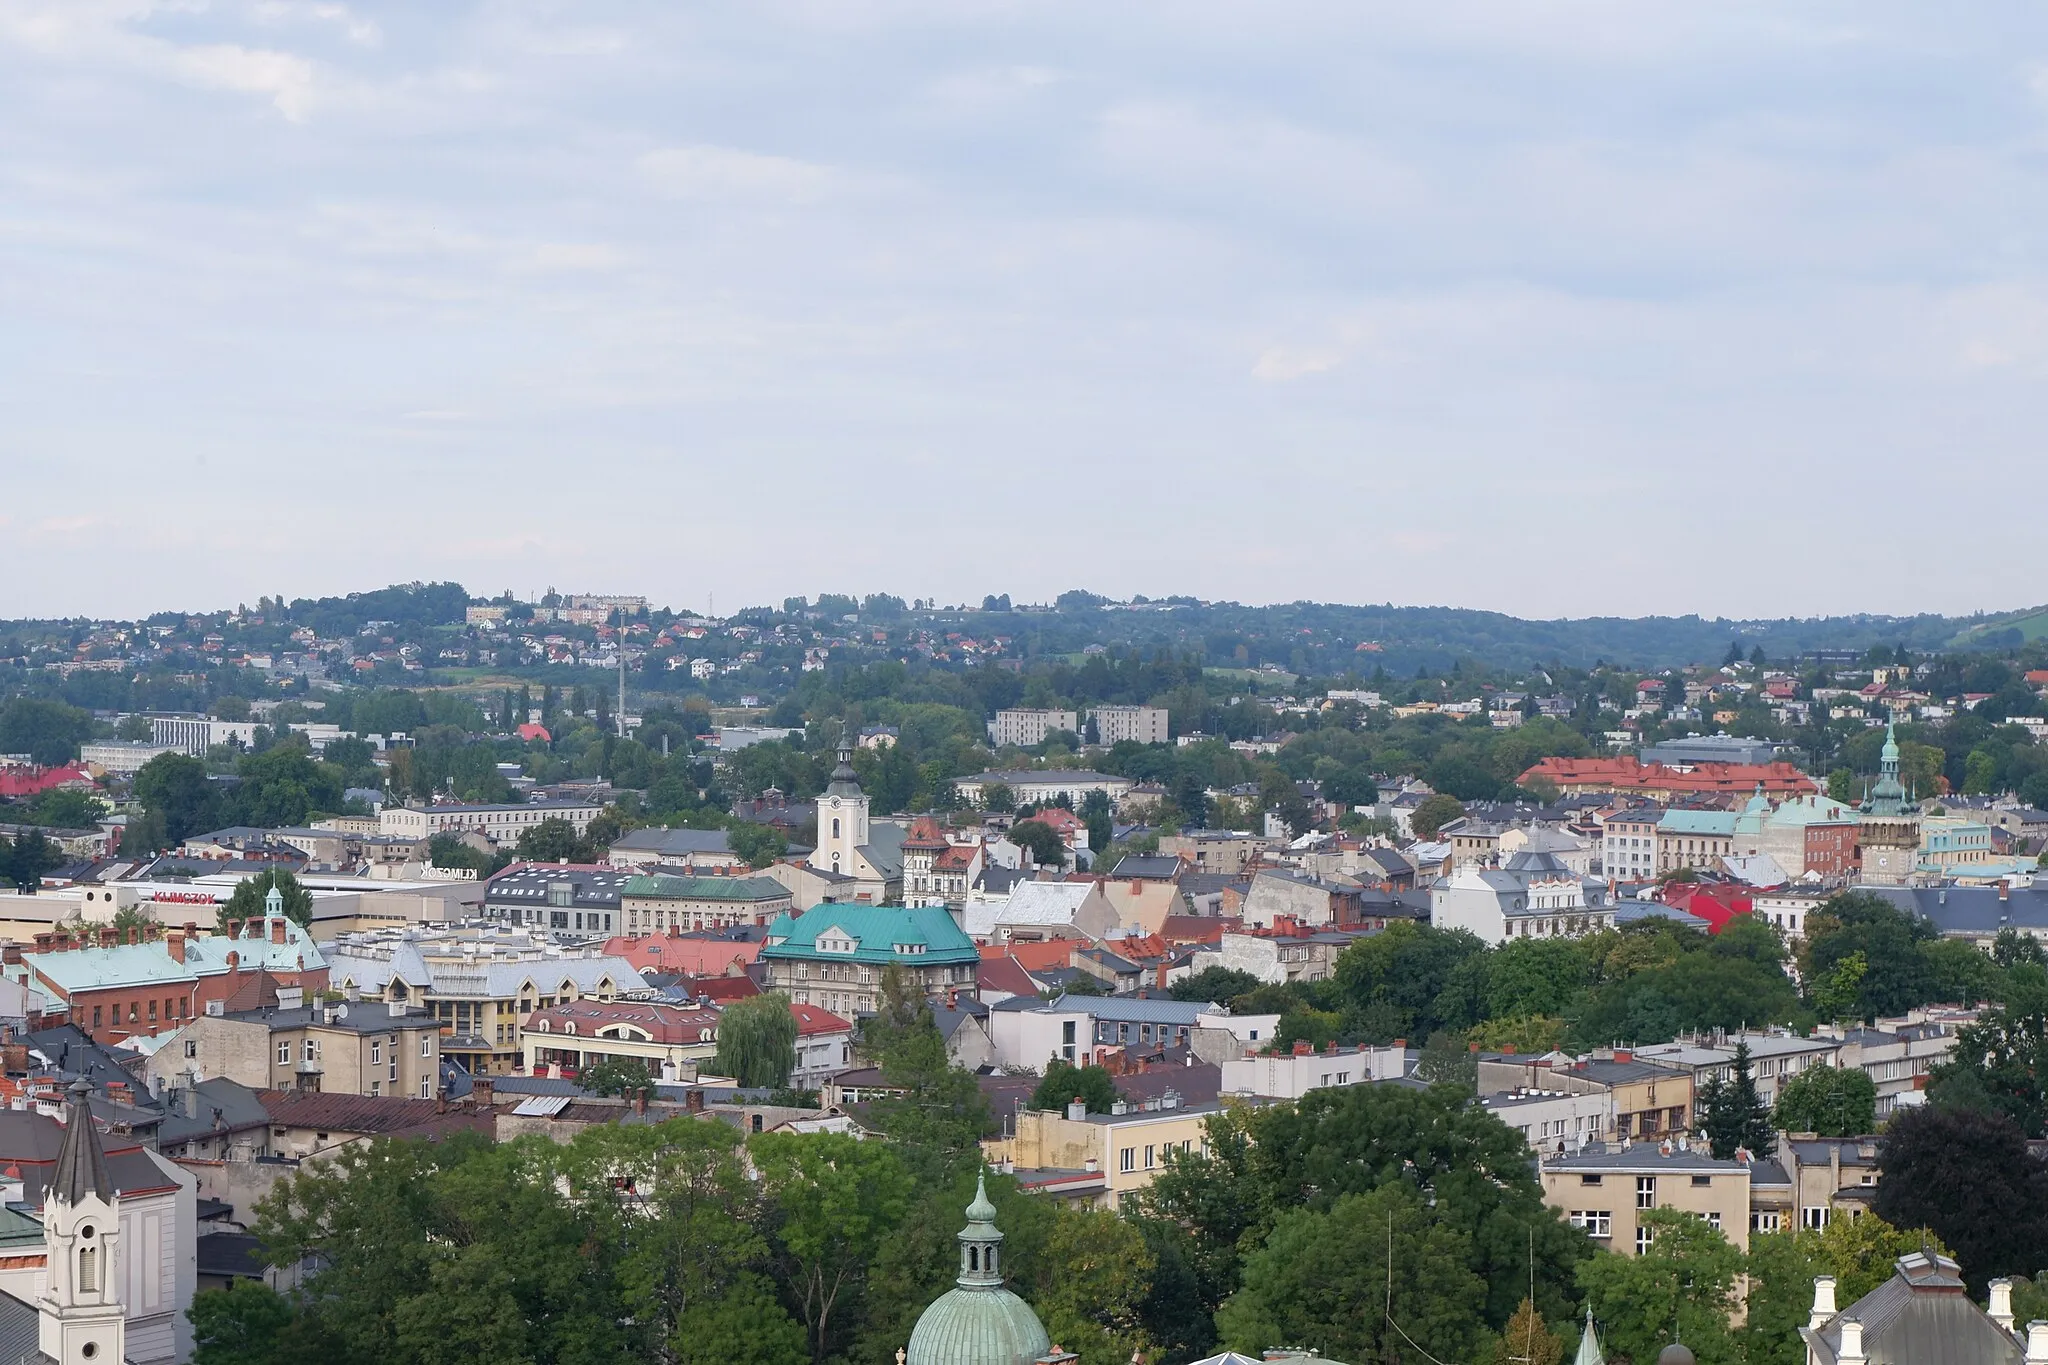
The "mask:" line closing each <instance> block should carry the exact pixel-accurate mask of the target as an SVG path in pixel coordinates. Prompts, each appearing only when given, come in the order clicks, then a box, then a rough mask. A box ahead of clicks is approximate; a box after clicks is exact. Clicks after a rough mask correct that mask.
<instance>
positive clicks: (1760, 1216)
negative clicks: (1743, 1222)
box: [1749, 1209, 1785, 1232]
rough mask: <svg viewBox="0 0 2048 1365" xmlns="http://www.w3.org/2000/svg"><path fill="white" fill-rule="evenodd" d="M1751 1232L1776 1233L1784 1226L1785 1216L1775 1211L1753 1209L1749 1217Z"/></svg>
mask: <svg viewBox="0 0 2048 1365" xmlns="http://www.w3.org/2000/svg"><path fill="white" fill-rule="evenodd" d="M1749 1226H1750V1230H1751V1231H1752V1232H1777V1231H1779V1230H1781V1229H1782V1228H1783V1227H1784V1226H1785V1215H1784V1214H1782V1213H1780V1212H1778V1211H1777V1210H1776V1209H1754V1210H1752V1211H1751V1212H1750V1215H1749Z"/></svg>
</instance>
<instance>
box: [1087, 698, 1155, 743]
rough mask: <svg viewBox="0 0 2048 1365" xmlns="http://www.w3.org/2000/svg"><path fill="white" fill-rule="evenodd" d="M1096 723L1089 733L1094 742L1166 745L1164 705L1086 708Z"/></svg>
mask: <svg viewBox="0 0 2048 1365" xmlns="http://www.w3.org/2000/svg"><path fill="white" fill-rule="evenodd" d="M1088 719H1089V720H1090V721H1091V722H1093V724H1094V726H1095V733H1094V734H1093V735H1092V736H1090V738H1091V739H1093V740H1094V742H1095V743H1097V744H1103V745H1109V744H1121V743H1123V742H1125V741H1126V740H1129V741H1131V742H1132V743H1136V744H1166V743H1170V742H1171V736H1170V735H1169V734H1168V733H1167V731H1168V723H1169V717H1168V716H1167V712H1166V708H1165V707H1163V706H1098V707H1095V708H1094V709H1093V710H1091V711H1089V713H1088Z"/></svg>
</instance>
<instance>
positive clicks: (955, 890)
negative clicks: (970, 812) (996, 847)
mask: <svg viewBox="0 0 2048 1365" xmlns="http://www.w3.org/2000/svg"><path fill="white" fill-rule="evenodd" d="M982 863H983V854H982V846H981V840H980V839H978V838H973V839H970V840H968V841H966V842H961V843H955V842H953V841H952V840H951V839H948V838H947V837H946V832H945V831H944V830H943V829H941V828H939V824H938V822H937V821H936V820H933V819H931V818H930V817H929V816H920V817H918V818H917V819H916V820H914V821H912V822H911V826H910V833H909V834H908V835H907V836H906V837H905V838H904V840H903V903H904V904H905V905H907V906H909V907H911V908H912V909H914V910H915V909H922V908H924V907H927V906H939V907H942V908H944V909H948V910H958V909H960V908H961V907H962V906H964V905H966V904H967V896H968V893H969V891H970V890H971V889H972V888H973V886H974V879H975V878H976V877H977V876H979V875H980V874H981V869H982Z"/></svg>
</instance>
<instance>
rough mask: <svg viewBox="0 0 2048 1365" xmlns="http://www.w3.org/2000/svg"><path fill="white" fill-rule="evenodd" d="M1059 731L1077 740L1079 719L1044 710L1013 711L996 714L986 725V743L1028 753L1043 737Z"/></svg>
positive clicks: (1013, 709)
mask: <svg viewBox="0 0 2048 1365" xmlns="http://www.w3.org/2000/svg"><path fill="white" fill-rule="evenodd" d="M1060 730H1065V731H1066V732H1068V733H1069V734H1072V735H1076V736H1078V735H1079V734H1080V733H1081V718H1080V716H1078V715H1077V714H1075V713H1074V712H1072V711H1060V710H1054V709H1051V708H1045V707H1014V708H1012V709H1010V710H1007V711H998V712H996V718H995V719H994V720H992V721H990V722H989V723H988V738H989V743H991V744H993V745H995V746H996V747H997V748H999V749H1000V748H1001V747H1003V746H1004V745H1006V744H1014V745H1016V746H1017V747H1018V748H1020V749H1030V748H1034V747H1036V746H1037V745H1040V744H1043V743H1045V737H1046V736H1047V735H1050V734H1053V733H1054V732H1056V731H1060Z"/></svg>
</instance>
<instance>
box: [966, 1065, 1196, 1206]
mask: <svg viewBox="0 0 2048 1365" xmlns="http://www.w3.org/2000/svg"><path fill="white" fill-rule="evenodd" d="M1147 1104H1156V1106H1157V1107H1145V1106H1131V1107H1128V1108H1126V1107H1124V1106H1123V1105H1122V1103H1121V1102H1119V1104H1118V1109H1119V1111H1120V1112H1117V1113H1110V1114H1089V1113H1084V1112H1081V1110H1080V1106H1078V1105H1069V1106H1068V1107H1067V1109H1066V1110H1064V1111H1058V1110H1049V1109H1026V1110H1022V1111H1020V1112H1019V1113H1018V1115H1017V1131H1016V1133H1015V1134H1014V1135H1013V1136H1010V1137H1004V1138H995V1139H991V1140H990V1141H988V1142H984V1143H983V1144H982V1152H983V1154H984V1155H985V1156H986V1157H987V1158H988V1159H989V1161H991V1162H993V1163H997V1164H999V1165H1000V1166H1001V1167H1002V1168H1003V1169H1005V1170H1008V1171H1011V1172H1012V1173H1014V1174H1015V1175H1016V1176H1017V1178H1018V1180H1019V1182H1020V1183H1022V1184H1023V1185H1024V1186H1025V1187H1026V1188H1027V1189H1028V1188H1034V1187H1035V1188H1042V1189H1045V1190H1046V1191H1047V1192H1049V1193H1056V1194H1057V1195H1059V1197H1062V1198H1068V1199H1072V1200H1073V1201H1074V1202H1077V1203H1086V1204H1091V1205H1094V1206H1095V1207H1098V1208H1107V1209H1114V1208H1118V1207H1120V1206H1121V1205H1122V1202H1123V1199H1124V1197H1125V1196H1126V1195H1129V1194H1131V1193H1132V1192H1133V1191H1136V1190H1142V1189H1144V1188H1145V1187H1146V1186H1147V1185H1150V1184H1151V1183H1152V1178H1153V1177H1154V1176H1155V1175H1157V1174H1158V1173H1159V1170H1160V1168H1161V1167H1162V1166H1164V1165H1165V1164H1166V1154H1167V1153H1168V1152H1173V1151H1181V1152H1200V1151H1206V1150H1207V1149H1208V1144H1207V1134H1206V1129H1205V1125H1206V1123H1207V1122H1208V1120H1209V1119H1210V1117H1211V1116H1213V1115H1215V1114H1217V1113H1219V1112H1221V1108H1222V1106H1220V1105H1214V1104H1210V1105H1201V1106H1198V1107H1194V1108H1182V1107H1181V1106H1180V1104H1179V1102H1178V1100H1177V1099H1176V1098H1175V1097H1174V1096H1173V1095H1172V1094H1171V1093H1169V1094H1168V1095H1166V1096H1165V1097H1164V1098H1162V1099H1160V1100H1157V1101H1148V1102H1147ZM1097 1177H1099V1179H1097Z"/></svg>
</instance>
